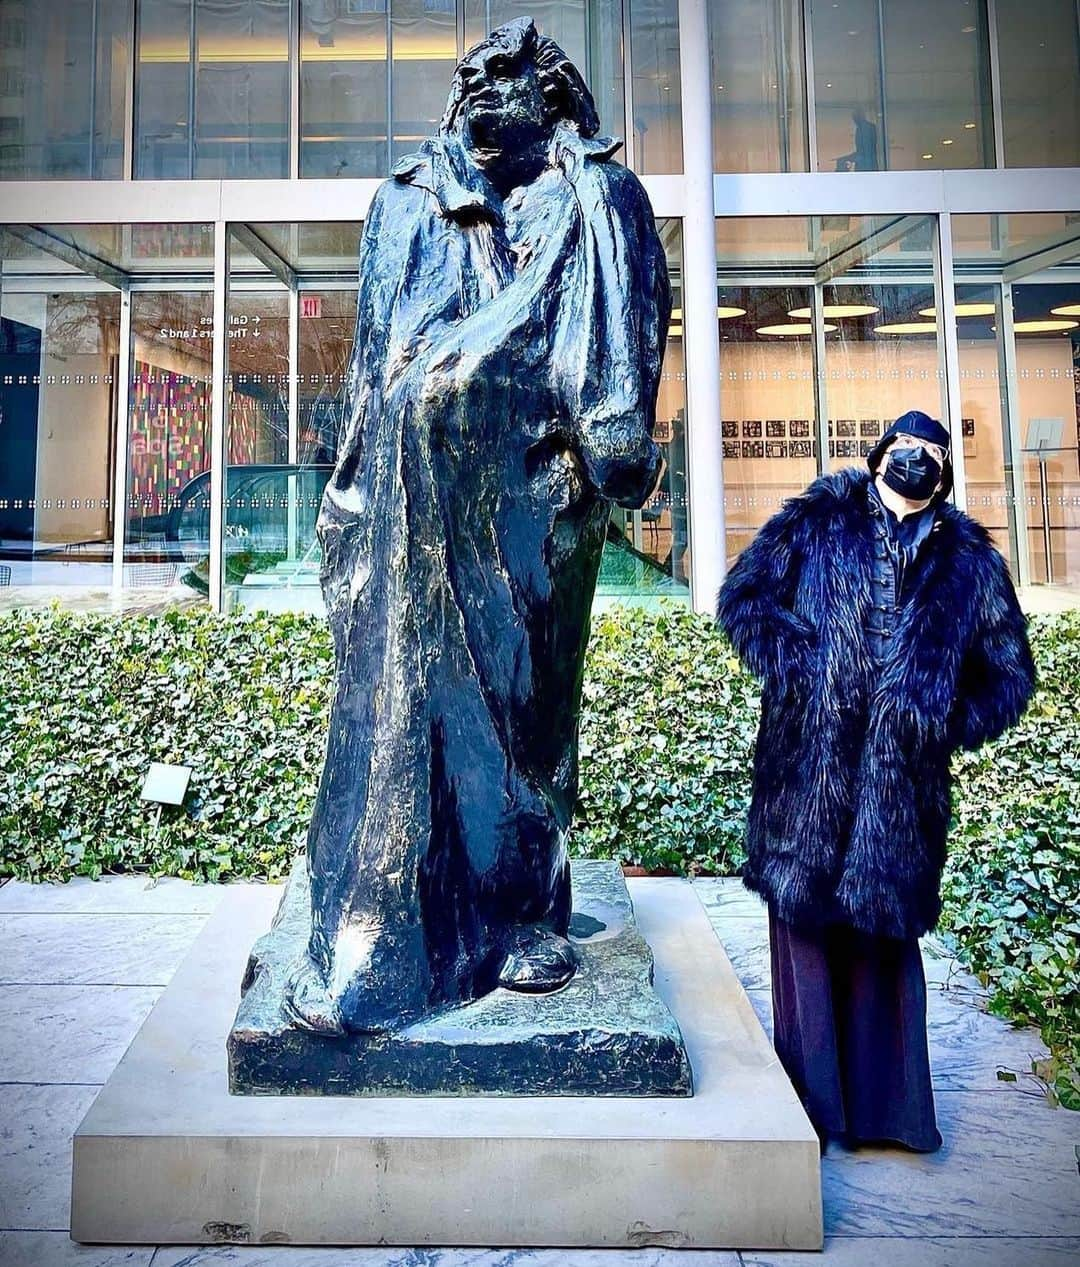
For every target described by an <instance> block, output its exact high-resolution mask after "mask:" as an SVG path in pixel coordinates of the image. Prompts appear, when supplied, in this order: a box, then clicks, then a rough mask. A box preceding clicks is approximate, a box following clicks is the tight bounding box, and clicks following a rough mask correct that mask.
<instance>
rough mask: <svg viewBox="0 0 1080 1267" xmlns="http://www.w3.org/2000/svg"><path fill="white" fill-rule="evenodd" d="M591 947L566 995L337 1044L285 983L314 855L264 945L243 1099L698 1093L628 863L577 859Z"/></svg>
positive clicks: (241, 1075) (581, 933) (584, 950)
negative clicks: (626, 875)
mask: <svg viewBox="0 0 1080 1267" xmlns="http://www.w3.org/2000/svg"><path fill="white" fill-rule="evenodd" d="M572 879H573V894H574V914H573V919H572V921H571V925H570V938H571V941H573V943H574V945H575V947H576V948H577V951H578V956H579V966H578V970H577V972H576V973H575V975H574V977H573V979H572V980H571V981H570V983H569V984H568V985H566V986H565V987H564V988H563V989H561V990H559V991H558V992H556V993H554V994H547V995H530V994H519V993H514V992H511V991H509V990H501V989H500V990H496V991H494V992H493V993H492V994H489V995H486V996H485V997H484V998H482V999H478V1000H476V1001H474V1002H472V1003H469V1004H466V1005H464V1006H460V1007H456V1008H453V1009H451V1010H449V1011H446V1012H443V1013H441V1014H439V1015H437V1016H433V1017H428V1018H425V1019H424V1020H423V1021H420V1022H417V1023H415V1024H413V1025H410V1026H409V1027H408V1028H405V1029H402V1030H400V1031H398V1032H395V1033H388V1034H350V1035H348V1036H346V1037H345V1038H325V1037H321V1036H319V1035H316V1034H311V1033H309V1032H307V1031H306V1030H302V1029H297V1028H295V1027H293V1026H291V1025H290V1024H289V1021H288V1018H287V1017H286V1014H285V1011H284V1007H283V994H284V984H285V978H286V975H287V973H288V970H289V967H290V966H291V964H292V963H293V961H294V960H295V959H296V957H297V955H298V954H299V953H300V951H301V950H302V949H303V948H304V946H305V945H306V943H307V938H308V921H309V918H310V916H309V903H308V883H307V871H306V867H305V865H304V860H303V859H300V861H299V862H298V863H297V864H296V866H295V867H294V869H293V873H292V876H291V878H290V880H289V883H288V886H287V888H286V890H285V895H284V897H283V898H282V900H281V907H280V909H279V911H278V915H277V918H276V920H275V922H274V925H273V927H272V929H271V931H270V932H269V933H268V934H267V935H266V936H265V937H262V938H260V939H259V941H257V942H256V943H255V946H254V948H253V949H252V952H251V957H250V960H249V963H248V970H247V972H246V974H245V976H244V990H243V997H242V999H241V1001H240V1007H239V1010H238V1011H237V1014H236V1020H235V1021H234V1022H233V1027H232V1030H231V1032H230V1034H229V1041H228V1053H229V1088H230V1090H231V1091H232V1092H233V1093H234V1094H242V1095H372V1096H386V1095H635V1096H639V1095H640V1096H688V1095H692V1094H693V1081H692V1076H691V1072H690V1062H689V1060H688V1058H687V1055H686V1049H685V1047H684V1045H683V1039H682V1034H681V1033H680V1031H679V1026H678V1024H677V1022H676V1021H675V1018H674V1017H673V1016H672V1015H671V1013H670V1011H669V1010H668V1008H667V1006H666V1005H665V1004H664V1003H663V1002H662V1000H661V999H660V997H659V995H658V994H657V993H656V991H655V990H654V989H653V956H652V951H651V950H650V949H649V946H648V943H647V942H646V941H645V939H644V938H643V937H642V935H641V933H640V932H639V931H638V928H637V925H636V923H635V922H634V912H633V906H632V905H631V902H630V895H629V893H628V892H627V888H626V883H625V881H624V880H623V877H622V873H621V871H620V870H619V867H618V865H617V864H616V863H613V862H592V861H577V862H574V863H573V864H572Z"/></svg>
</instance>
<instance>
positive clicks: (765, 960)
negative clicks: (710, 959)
mask: <svg viewBox="0 0 1080 1267" xmlns="http://www.w3.org/2000/svg"><path fill="white" fill-rule="evenodd" d="M712 925H713V929H714V930H715V932H716V935H717V937H718V938H719V939H720V944H721V945H722V946H723V948H724V951H725V953H726V954H727V957H728V958H729V959H730V960H731V966H732V967H733V968H734V969H735V975H736V976H737V977H738V978H739V980H740V981H741V982H742V987H743V989H744V990H768V988H769V977H770V971H769V927H768V924H767V923H766V922H765V921H764V920H762V919H747V918H744V917H741V916H737V917H735V918H729V917H727V916H723V917H720V918H717V917H715V916H713V917H712Z"/></svg>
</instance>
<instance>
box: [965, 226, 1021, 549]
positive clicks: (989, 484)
mask: <svg viewBox="0 0 1080 1267" xmlns="http://www.w3.org/2000/svg"><path fill="white" fill-rule="evenodd" d="M953 222H954V224H955V223H956V219H955V218H954V221H953ZM955 292H956V342H957V349H958V352H959V358H960V410H961V415H962V418H963V423H962V429H963V445H964V479H965V483H966V485H967V512H968V514H969V515H971V516H973V517H974V518H975V519H977V520H978V521H979V522H980V523H981V524H982V525H983V526H984V527H985V528H986V529H988V531H989V532H990V535H991V536H992V537H993V539H994V544H995V545H996V546H997V548H998V549H999V550H1000V551H1001V552H1002V554H1004V555H1005V557H1006V558H1007V559H1008V560H1009V562H1010V565H1011V566H1012V567H1013V568H1014V570H1015V567H1016V559H1015V557H1014V551H1013V545H1012V541H1011V539H1010V538H1011V531H1010V527H1011V519H1012V515H1011V508H1012V505H1013V497H1014V487H1013V469H1012V462H1011V458H1010V453H1009V449H1008V446H1007V444H1006V435H1007V432H1006V428H1005V414H1004V411H1003V408H1002V391H1001V388H1002V379H1001V375H1000V365H1001V349H1000V340H1001V334H1000V328H1001V322H1000V319H999V317H1000V313H999V304H1000V290H999V288H998V287H997V286H992V285H980V286H957V287H956V288H955Z"/></svg>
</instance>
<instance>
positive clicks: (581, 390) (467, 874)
mask: <svg viewBox="0 0 1080 1267" xmlns="http://www.w3.org/2000/svg"><path fill="white" fill-rule="evenodd" d="M598 130H599V120H598V117H597V112H596V107H595V105H594V103H593V100H592V97H591V95H590V93H589V91H588V89H587V88H586V86H585V84H584V81H583V80H582V78H581V75H580V74H579V73H578V71H577V69H576V68H575V67H574V66H573V65H572V63H571V62H570V61H569V59H568V58H567V56H566V55H565V53H563V51H562V50H561V49H560V48H559V47H558V45H557V44H555V43H554V42H553V41H552V40H550V39H548V38H546V37H544V36H541V35H539V34H538V32H537V30H536V27H535V26H534V24H533V22H532V21H531V19H529V18H519V19H517V20H515V21H512V22H508V23H506V24H505V25H504V26H501V27H499V28H498V29H497V30H496V31H494V32H493V33H492V34H491V35H490V36H489V37H488V38H487V39H485V40H483V41H482V42H481V43H479V44H477V45H476V46H475V47H474V48H473V49H471V50H470V51H469V52H468V54H467V55H466V56H465V57H464V58H463V60H462V61H461V62H460V64H459V65H458V66H457V69H456V71H455V73H454V77H453V82H452V86H451V90H450V96H449V100H448V103H447V107H446V113H445V115H444V116H443V119H442V122H441V124H440V126H439V130H438V134H437V135H436V136H435V137H433V138H431V139H430V140H428V141H425V142H424V143H423V144H422V145H421V146H420V148H419V149H418V150H417V152H416V153H414V154H410V155H409V156H408V157H406V158H403V159H402V160H401V161H400V162H398V163H397V165H396V166H395V167H394V169H393V175H392V177H391V179H389V180H387V181H386V182H384V183H383V184H382V185H381V186H380V187H379V189H378V192H377V193H376V195H375V198H374V201H373V203H372V206H371V210H370V214H369V215H368V217H367V220H366V222H365V225H364V230H363V236H362V239H361V244H360V270H359V294H358V304H357V316H356V339H355V344H354V347H353V354H352V362H351V365H350V368H349V372H348V377H347V385H346V391H345V398H344V425H343V432H342V437H341V444H340V448H339V454H338V459H337V466H336V469H335V471H334V473H333V476H332V478H331V480H330V482H329V484H328V485H327V488H326V492H325V495H324V498H323V503H322V509H321V512H320V516H319V524H318V532H319V537H320V539H321V542H322V548H323V571H322V585H323V592H324V595H325V598H326V605H327V609H328V612H329V618H330V623H331V626H332V629H333V635H334V642H335V649H336V690H335V696H334V700H333V706H332V713H331V719H330V733H329V742H328V747H327V753H326V765H325V769H324V771H323V775H322V781H321V784H320V787H319V792H318V799H317V802H316V806H315V811H314V816H313V819H312V823H311V828H310V833H309V837H308V870H309V876H310V886H311V932H310V939H309V941H308V946H307V950H306V952H305V953H304V954H303V955H302V956H301V958H300V959H299V960H298V961H297V962H296V963H295V964H294V967H293V969H292V972H291V975H290V978H289V982H288V987H287V991H286V1008H287V1011H288V1013H289V1015H290V1016H291V1018H292V1020H293V1023H294V1024H297V1025H300V1026H302V1027H304V1028H307V1029H310V1030H314V1031H316V1032H317V1033H322V1034H328V1035H334V1034H338V1035H340V1034H345V1033H347V1032H361V1033H362V1032H379V1031H384V1030H392V1029H395V1028H398V1027H400V1026H402V1025H405V1024H408V1023H409V1022H411V1021H413V1020H415V1019H417V1018H419V1017H422V1016H424V1015H427V1014H430V1013H433V1012H435V1011H438V1010H439V1009H441V1008H446V1007H448V1006H452V1005H455V1004H459V1003H462V1002H464V1001H468V1000H470V999H474V998H478V997H480V996H481V995H483V994H486V993H487V992H489V991H491V990H493V989H494V988H496V987H497V986H504V987H507V988H509V989H511V990H520V991H532V992H546V991H553V990H557V989H558V988H560V987H561V986H563V985H564V984H566V983H567V982H568V981H569V980H570V978H571V977H572V975H573V973H574V970H575V952H574V949H573V946H572V944H571V942H570V941H569V939H568V937H567V931H568V923H569V919H570V876H569V865H568V862H567V853H566V844H567V834H568V830H569V826H570V820H571V814H572V811H573V808H574V800H575V796H576V792H577V780H578V763H577V729H578V712H579V705H580V697H581V680H582V665H583V658H584V653H585V645H586V641H587V638H588V632H589V609H590V605H591V602H592V597H593V591H594V588H595V584H596V577H597V572H598V569H599V565H600V556H601V551H602V549H603V544H604V539H605V530H606V527H607V523H608V519H609V513H610V509H611V504H612V502H615V503H617V504H618V505H620V506H624V507H639V506H641V505H642V503H643V502H644V501H645V500H646V499H647V498H648V497H649V495H650V493H651V492H652V490H653V488H654V486H655V485H656V483H657V479H658V476H659V472H660V470H661V466H662V462H661V455H660V451H659V449H658V446H657V445H656V444H655V443H654V442H653V440H652V438H651V433H652V428H653V422H654V417H655V406H656V395H657V389H658V384H659V379H660V362H661V355H662V349H663V345H664V340H665V337H666V331H667V324H668V318H669V315H670V306H671V299H670V290H669V285H668V278H667V270H666V267H665V259H664V252H663V248H662V246H661V243H660V241H659V239H658V237H657V234H656V229H655V226H654V222H653V216H652V211H651V208H650V206H649V202H648V199H647V197H646V194H645V192H644V190H643V189H642V187H641V184H640V183H639V182H638V180H637V179H636V177H635V176H634V175H633V173H631V172H630V171H629V170H628V169H627V168H626V167H624V166H622V165H620V164H618V163H616V162H614V161H612V160H613V156H614V154H615V152H616V150H617V148H618V145H619V143H618V142H617V141H614V140H611V139H607V138H602V137H599V136H597V132H598Z"/></svg>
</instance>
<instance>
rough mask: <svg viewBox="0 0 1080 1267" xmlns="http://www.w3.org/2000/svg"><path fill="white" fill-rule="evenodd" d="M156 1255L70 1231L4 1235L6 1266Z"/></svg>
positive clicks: (74, 1264) (75, 1266)
mask: <svg viewBox="0 0 1080 1267" xmlns="http://www.w3.org/2000/svg"><path fill="white" fill-rule="evenodd" d="M153 1255H154V1251H153V1249H152V1248H148V1247H146V1246H137V1247H134V1248H132V1247H129V1246H110V1245H76V1244H75V1242H74V1241H73V1240H72V1239H71V1237H70V1236H68V1234H67V1232H0V1264H2V1267H149V1265H150V1261H151V1259H152V1258H153ZM277 1267H289V1264H287V1263H285V1262H283V1261H279V1262H278V1264H277Z"/></svg>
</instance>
